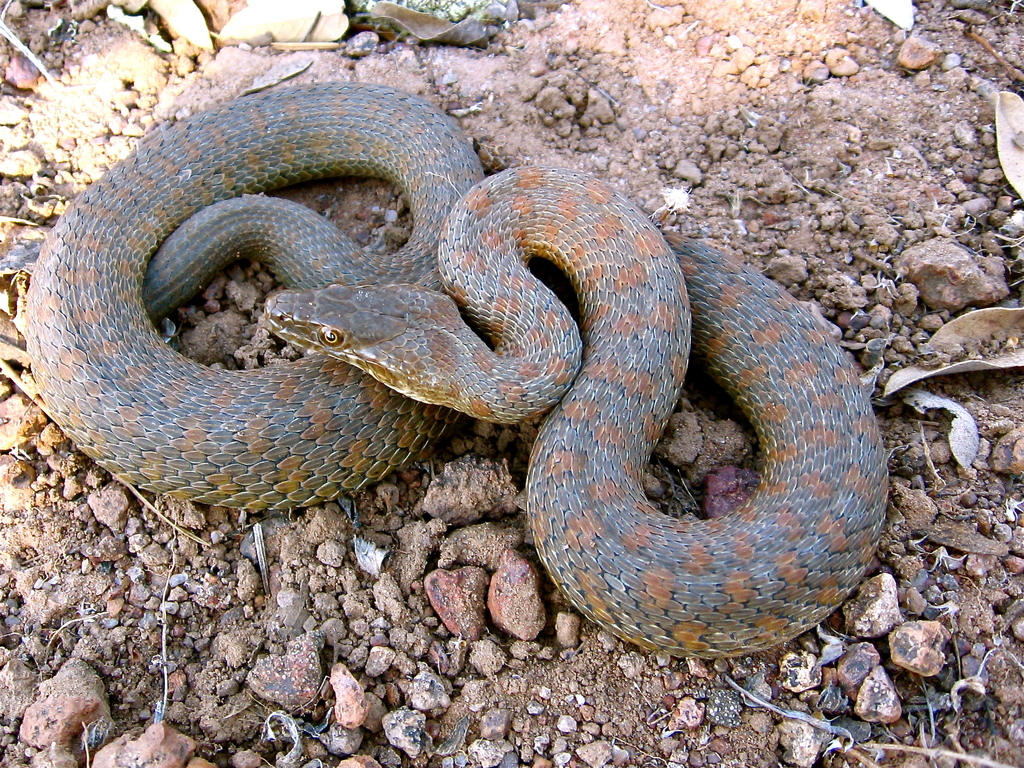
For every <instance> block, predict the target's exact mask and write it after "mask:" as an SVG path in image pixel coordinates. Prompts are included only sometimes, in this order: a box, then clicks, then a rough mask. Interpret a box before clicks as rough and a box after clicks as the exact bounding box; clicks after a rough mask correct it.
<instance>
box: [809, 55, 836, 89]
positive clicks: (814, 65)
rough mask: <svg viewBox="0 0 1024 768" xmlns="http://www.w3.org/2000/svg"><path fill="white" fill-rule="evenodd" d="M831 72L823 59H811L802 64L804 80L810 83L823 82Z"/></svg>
mask: <svg viewBox="0 0 1024 768" xmlns="http://www.w3.org/2000/svg"><path fill="white" fill-rule="evenodd" d="M831 74H832V73H831V72H830V71H829V69H828V65H826V64H825V62H823V61H811V62H808V63H807V64H806V65H805V66H804V80H805V81H806V82H808V83H811V84H812V85H814V84H817V83H824V82H825V81H826V80H828V78H829V76H830V75H831Z"/></svg>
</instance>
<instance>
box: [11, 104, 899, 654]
mask: <svg viewBox="0 0 1024 768" xmlns="http://www.w3.org/2000/svg"><path fill="white" fill-rule="evenodd" d="M344 174H357V175H362V174H366V175H381V176H384V177H386V178H391V179H394V180H396V181H397V182H398V183H399V184H401V185H402V186H403V187H404V188H405V190H406V192H407V193H408V195H409V197H410V199H411V200H412V201H413V207H414V214H415V218H416V229H415V231H414V234H413V238H412V241H411V242H410V244H409V245H408V246H407V247H406V248H405V249H404V250H403V252H402V253H401V254H399V255H398V256H397V258H395V259H394V262H393V263H395V265H396V276H395V279H396V280H401V281H403V282H405V281H408V280H409V275H415V276H421V277H423V279H424V282H426V283H427V284H431V283H433V282H434V280H433V278H432V277H431V276H430V275H429V272H430V269H429V267H423V266H422V262H421V261H420V260H419V259H420V256H419V254H430V253H431V252H432V248H433V243H432V240H433V238H434V236H435V233H436V232H437V231H438V228H439V226H440V222H441V220H442V218H443V217H444V215H445V213H446V212H447V210H448V209H449V208H450V207H451V206H452V205H453V203H454V201H455V200H457V199H458V198H459V197H461V195H462V193H463V192H465V190H466V189H468V187H469V186H470V185H471V184H472V183H473V182H474V181H475V180H476V179H477V178H479V176H480V169H479V165H478V162H477V160H476V158H475V156H474V155H473V154H472V152H471V151H470V150H469V148H468V146H467V145H466V143H465V141H464V139H463V138H462V136H461V134H460V133H459V132H458V131H457V130H456V129H455V128H453V126H452V125H451V124H450V122H449V121H448V120H447V119H446V118H444V117H443V116H441V115H439V114H438V113H437V112H436V111H435V110H434V109H432V108H431V107H429V106H428V105H426V104H425V103H423V102H421V101H419V100H418V99H415V98H414V97H411V96H408V95H406V94H402V93H399V92H395V91H392V90H390V89H387V88H382V87H375V86H355V85H331V86H324V85H320V86H313V87H298V88H289V89H281V90H279V91H272V92H269V93H266V94H264V95H260V96H256V97H250V98H246V99H242V100H239V101H238V102H233V103H231V104H228V105H225V106H223V107H220V108H218V109H215V110H213V111H211V112H208V113H204V114H202V115H199V116H197V117H196V118H194V119H192V120H190V121H186V122H185V123H182V124H178V125H175V126H172V127H170V128H168V129H165V130H163V131H161V132H160V133H159V134H157V135H155V136H153V137H151V138H149V139H147V140H146V141H145V142H144V143H143V144H142V145H141V146H140V148H139V150H138V151H137V152H136V153H135V154H134V155H133V156H132V157H131V158H129V159H128V160H126V161H125V162H123V163H121V164H120V165H118V166H117V167H116V168H115V169H113V170H112V171H111V172H110V173H109V174H108V175H107V176H106V177H105V178H104V179H103V180H102V181H100V182H98V183H97V184H95V185H93V186H92V187H91V188H90V189H89V190H87V191H86V192H85V193H83V195H82V196H81V197H80V198H79V199H78V200H77V201H76V204H75V205H74V206H73V207H72V209H71V210H70V211H69V212H68V213H67V214H66V215H65V216H64V217H63V218H62V219H61V221H60V222H59V224H58V227H57V228H56V230H55V231H54V233H53V235H52V237H51V238H50V240H49V242H48V244H47V246H46V248H45V249H44V254H43V256H42V258H41V260H40V262H39V264H38V265H37V268H36V272H35V274H34V277H33V285H32V289H31V292H30V295H29V305H28V319H29V327H30V333H29V352H30V354H31V355H32V358H33V360H34V361H35V363H34V369H35V373H36V376H37V379H38V381H39V383H40V386H41V389H42V391H43V395H44V398H45V401H46V405H47V408H48V410H49V411H50V412H51V414H52V415H53V416H54V417H55V418H56V419H57V421H58V423H60V425H61V426H62V427H63V428H64V429H65V431H66V432H67V433H68V434H69V435H70V436H71V437H72V438H73V439H74V440H75V442H76V443H77V444H78V445H79V447H80V448H82V450H84V451H85V452H86V453H88V454H89V455H91V456H93V457H94V458H96V459H97V460H98V461H99V462H100V463H101V464H103V465H104V466H105V467H107V468H108V469H110V470H111V471H113V472H115V473H116V474H118V475H120V476H122V477H124V478H125V479H127V480H129V481H132V482H134V483H137V484H139V485H141V486H143V487H146V488H149V489H152V490H155V491H160V492H172V493H176V494H178V495H182V496H187V497H191V498H194V499H195V500H197V501H200V502H205V503H218V504H231V505H239V506H243V505H244V506H249V507H253V508H260V507H287V506H294V505H301V504H311V503H316V502H318V501H320V500H323V499H328V498H332V497H334V496H336V495H338V494H339V493H340V492H342V491H343V490H345V489H347V488H353V487H357V486H359V485H361V484H363V483H364V482H366V481H367V480H371V479H375V478H379V477H381V476H382V475H384V474H386V473H387V472H388V471H389V470H390V469H391V468H392V467H394V466H397V465H400V464H401V463H403V462H404V461H405V460H407V459H408V458H409V457H410V456H413V455H416V454H419V453H420V452H422V451H423V450H424V449H425V448H426V446H427V443H428V441H429V439H430V438H431V437H432V436H434V435H437V434H438V433H440V432H441V431H442V430H443V428H444V424H445V422H446V421H448V420H449V419H450V418H451V414H450V412H448V411H445V410H444V409H438V408H435V407H432V406H424V405H420V404H417V403H414V402H413V401H410V400H407V399H405V398H402V397H398V396H396V395H394V394H392V393H390V392H389V391H387V390H386V389H385V388H384V387H382V386H381V385H378V384H376V383H374V382H372V381H371V380H369V379H368V378H367V377H364V376H362V375H359V374H356V373H353V371H352V369H351V368H350V367H349V366H348V365H346V364H344V363H340V362H332V361H331V360H329V359H327V358H323V357H321V358H307V359H306V360H303V361H299V362H297V363H295V364H292V365H287V366H280V367H276V366H275V367H271V368H269V369H262V370H260V371H252V372H224V371H216V370H211V369H208V368H204V367H202V366H199V365H196V364H195V363H192V362H190V361H188V360H186V359H184V358H182V357H180V356H178V355H176V354H175V353H173V352H172V351H171V350H170V349H169V348H168V347H167V346H166V345H165V344H163V343H162V342H161V341H160V340H159V339H158V337H157V336H156V335H155V333H154V332H153V330H152V327H151V325H150V323H149V322H148V320H147V319H146V315H145V310H144V309H143V307H142V304H141V301H140V298H139V296H140V285H141V282H142V278H143V273H144V270H145V267H146V263H147V260H148V258H149V256H150V254H152V252H153V251H154V250H155V248H156V246H157V245H158V244H159V243H160V242H161V241H162V240H164V239H165V238H166V237H167V235H168V234H169V233H170V232H171V231H172V230H173V229H174V228H175V227H176V226H177V225H178V224H180V223H181V222H183V221H184V220H185V219H186V218H188V217H189V216H190V215H191V214H193V213H194V212H196V211H197V210H199V209H201V208H203V207H205V206H208V205H211V204H212V203H214V202H216V201H218V200H223V199H227V198H231V197H235V196H238V195H241V194H244V193H252V192H258V191H261V190H268V189H273V188H275V187H279V186H283V185H286V184H289V183H293V182H296V181H301V180H304V179H311V178H319V177H325V176H332V175H344ZM505 195H508V197H507V198H506V197H505ZM458 215H459V217H461V218H462V219H464V222H463V223H461V224H460V223H458V222H455V223H453V225H452V229H453V230H455V231H456V232H458V231H461V230H460V227H461V226H465V227H466V228H467V229H469V230H471V231H475V232H476V233H477V234H479V235H481V237H482V238H483V242H492V241H493V239H494V238H495V236H496V235H497V234H507V235H510V236H511V237H513V238H514V239H515V240H516V241H517V242H518V243H520V244H525V245H526V246H527V247H528V248H531V249H533V250H534V252H536V253H540V254H541V255H544V256H546V257H547V258H550V259H552V260H553V261H556V262H558V263H560V264H561V265H562V266H563V267H564V268H565V269H566V270H567V271H568V272H569V274H570V275H571V277H572V279H573V281H574V283H575V284H576V286H577V289H578V290H580V291H581V296H580V305H581V310H582V313H583V321H582V329H581V330H582V334H583V338H584V342H585V345H586V346H585V350H584V361H583V370H582V373H581V375H580V377H579V378H578V380H577V382H576V384H575V385H574V387H573V389H572V390H571V392H570V393H569V394H568V396H567V397H566V398H565V399H564V400H563V401H562V403H561V404H560V405H559V406H558V407H557V408H556V410H555V411H554V412H553V413H552V414H551V415H550V416H549V418H548V419H547V421H546V422H545V424H544V425H543V427H542V429H541V432H540V436H539V438H538V440H537V443H536V446H535V448H534V452H533V458H532V460H531V465H530V470H529V476H528V482H527V491H528V507H529V515H530V521H531V525H532V526H533V530H534V535H535V540H536V543H537V547H538V550H539V551H540V554H541V557H542V559H543V560H544V562H545V564H546V565H547V567H548V569H549V570H550V572H551V574H552V578H553V579H554V581H555V582H556V583H558V584H559V585H560V586H561V587H562V588H563V589H564V590H565V592H566V594H567V595H568V596H569V597H570V599H571V600H572V601H573V602H574V603H575V604H576V605H577V606H578V607H579V608H580V610H581V611H583V612H584V613H585V614H586V615H588V616H589V617H591V618H592V619H594V620H595V621H597V622H599V623H600V624H602V625H604V626H605V627H607V628H608V629H609V630H611V631H612V632H614V633H616V634H618V635H619V636H621V637H624V638H626V639H628V640H631V641H633V642H635V643H637V644H639V645H641V646H643V647H647V648H660V649H663V650H666V651H669V652H672V653H678V654H697V655H706V656H714V655H722V654H731V653H739V652H743V651H748V650H756V649H759V648H765V647H768V646H771V645H774V644H776V643H778V642H781V641H782V640H784V639H787V638H789V637H792V636H794V635H796V634H797V633H799V632H800V631H802V630H804V629H806V628H807V627H808V626H810V625H811V624H813V623H815V622H817V621H819V620H821V619H822V618H823V617H824V616H825V615H827V614H828V613H829V612H830V611H831V610H832V609H833V608H834V607H835V606H836V605H837V604H838V603H839V602H840V601H841V600H842V599H843V597H844V596H845V595H846V594H847V593H848V592H849V591H850V590H851V589H852V588H853V587H854V586H855V585H856V583H857V581H858V579H859V578H860V576H861V574H862V572H863V569H864V566H865V565H866V563H867V562H868V560H869V559H870V557H871V553H872V551H873V548H874V543H875V539H876V538H877V534H878V531H879V529H880V526H881V522H882V515H883V511H884V503H885V457H884V454H883V452H882V448H881V443H880V439H879V435H878V430H877V425H876V423H875V421H874V418H873V416H872V413H871V408H870V403H869V402H868V400H867V397H866V395H865V394H864V392H863V391H862V389H861V387H860V386H859V383H858V381H857V378H856V374H855V372H854V370H853V368H852V366H851V365H850V364H849V363H848V362H847V360H846V358H845V357H844V354H843V352H842V350H840V349H839V348H838V347H837V346H835V345H834V344H832V343H830V342H829V341H828V340H827V339H826V338H825V337H824V336H823V334H822V333H821V332H820V331H819V330H817V328H816V326H815V322H814V320H813V318H811V317H810V316H809V315H808V314H807V313H806V312H804V311H802V310H800V309H799V308H798V307H797V305H796V304H795V302H793V301H792V299H791V298H790V297H789V296H788V295H787V294H786V293H785V292H784V291H782V290H781V289H779V288H778V287H777V286H775V285H774V284H772V283H770V282H769V281H767V280H765V279H764V278H763V277H761V276H760V275H757V274H756V273H753V272H751V271H750V270H748V269H746V268H745V267H743V266H742V265H740V264H738V263H737V262H734V261H732V260H731V259H728V258H726V257H725V256H723V255H722V254H720V253H718V252H716V251H713V250H711V249H708V248H705V247H703V246H700V245H697V244H694V243H688V242H682V241H676V242H673V246H674V248H675V250H676V253H677V256H678V259H679V260H680V262H681V264H682V266H683V270H684V272H685V273H686V278H687V281H688V285H689V291H690V296H691V300H692V304H693V312H694V340H695V344H696V348H697V350H698V351H699V352H701V353H702V354H703V355H704V356H705V357H706V358H707V361H708V365H709V367H710V369H711V371H712V373H713V374H714V375H715V376H716V378H718V379H719V381H720V382H722V383H723V384H724V386H725V387H726V388H727V389H728V390H729V391H730V392H731V393H732V394H733V395H734V396H736V397H737V399H738V401H739V402H740V404H741V406H742V407H743V408H744V409H745V410H746V412H747V413H748V415H749V416H750V418H751V421H752V423H753V424H754V425H755V428H756V429H757V431H758V434H759V437H760V439H761V441H762V447H763V449H764V451H765V472H764V480H763V482H762V484H761V486H760V488H759V489H758V491H757V493H756V494H755V495H754V497H753V498H752V499H751V500H750V501H749V502H748V503H747V504H746V505H745V506H744V507H743V508H742V509H741V510H740V511H739V512H738V513H736V514H734V515H731V516H729V517H727V518H723V519H717V520H710V521H697V520H676V519H672V518H668V517H666V516H664V515H661V514H660V513H659V512H658V511H657V510H656V509H654V508H653V507H652V505H651V504H650V503H649V502H648V501H647V500H646V498H645V497H644V495H643V493H642V491H641V488H640V485H639V473H640V471H641V468H642V466H643V464H644V462H646V460H647V457H648V456H649V455H650V451H651V449H652V447H653V444H654V441H655V440H656V438H657V436H658V435H659V434H660V432H661V429H662V427H663V424H664V422H665V420H666V419H667V417H668V415H669V413H670V411H671V408H672V406H673V404H674V403H675V400H676V398H677V396H678V393H679V388H680V384H681V380H682V375H683V372H684V370H685V360H686V346H687V324H686V320H685V312H686V309H685V292H684V289H683V287H682V283H681V282H680V279H679V262H677V261H676V257H674V256H673V255H672V253H671V252H670V251H669V250H668V249H667V248H666V245H665V242H664V241H663V240H662V238H661V236H660V235H659V234H658V233H657V231H656V230H654V229H653V228H652V227H651V225H650V224H649V223H648V222H646V221H645V220H644V219H643V217H642V216H640V215H639V214H638V213H637V212H636V211H635V209H634V208H633V207H632V206H631V205H630V204H629V203H628V202H627V201H625V200H623V199H622V198H620V197H618V196H617V195H615V194H614V193H612V192H611V191H610V190H608V188H607V187H605V186H604V185H602V184H600V183H598V182H596V181H594V180H592V179H588V178H586V177H583V176H580V175H578V174H572V173H568V172H564V171H552V170H538V169H533V170H529V169H528V170H523V171H516V172H510V173H507V174H503V175H501V176H499V177H496V179H494V180H490V181H488V182H486V183H485V185H484V186H482V187H479V188H477V189H476V190H475V191H474V192H473V193H471V194H470V195H469V197H468V198H467V207H466V208H465V209H463V212H462V213H460V214H458ZM453 221H454V220H453ZM574 233H575V234H574ZM456 243H457V244H456V246H454V248H453V257H454V259H453V261H454V263H455V264H456V265H458V264H460V263H462V264H465V265H472V264H475V263H476V259H477V258H478V254H475V253H471V250H472V248H474V247H475V243H474V242H473V241H470V240H465V239H463V238H462V237H461V236H459V238H458V239H457V240H456ZM592 247H596V248H597V249H598V252H599V253H600V254H602V255H601V256H600V257H594V256H592V255H589V254H590V250H589V249H590V248H592ZM560 249H561V250H560ZM560 254H561V255H560ZM447 278H448V280H449V281H454V280H455V279H456V278H455V276H453V275H451V274H449V275H448V276H447ZM314 281H315V280H314V279H313V278H311V282H314ZM299 282H300V284H301V280H300V281H299ZM458 291H459V289H456V293H458Z"/></svg>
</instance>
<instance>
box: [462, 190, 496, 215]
mask: <svg viewBox="0 0 1024 768" xmlns="http://www.w3.org/2000/svg"><path fill="white" fill-rule="evenodd" d="M464 202H465V205H466V209H467V210H468V211H469V212H470V213H483V212H484V211H488V210H490V208H491V205H492V201H491V196H490V194H488V192H487V190H485V189H480V188H479V187H477V188H475V189H473V190H472V191H470V193H469V194H468V195H466V197H465V201H464Z"/></svg>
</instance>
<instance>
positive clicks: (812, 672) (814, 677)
mask: <svg viewBox="0 0 1024 768" xmlns="http://www.w3.org/2000/svg"><path fill="white" fill-rule="evenodd" d="M779 685H781V686H782V687H783V688H785V689H786V690H787V691H792V692H793V693H802V692H803V691H809V690H810V689H811V688H817V687H818V686H819V685H821V667H820V666H818V659H817V658H816V657H815V656H814V654H813V653H808V652H807V651H800V652H798V653H787V654H786V655H785V656H783V657H782V658H781V659H779Z"/></svg>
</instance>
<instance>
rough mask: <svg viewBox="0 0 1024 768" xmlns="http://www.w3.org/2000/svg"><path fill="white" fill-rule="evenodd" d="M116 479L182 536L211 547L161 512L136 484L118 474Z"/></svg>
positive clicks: (202, 545)
mask: <svg viewBox="0 0 1024 768" xmlns="http://www.w3.org/2000/svg"><path fill="white" fill-rule="evenodd" d="M114 479H115V480H117V482H119V483H120V484H121V485H123V486H124V487H125V488H127V489H128V490H129V491H131V492H132V493H133V494H134V495H135V498H136V499H138V500H139V503H140V504H142V506H144V507H145V508H146V509H148V510H149V511H150V512H152V513H153V514H154V515H156V516H157V517H159V518H160V519H161V520H163V521H164V522H165V523H167V525H169V526H171V528H173V529H174V530H175V532H176V533H178V534H180V535H181V536H184V537H185V538H186V539H188V540H189V541H194V542H195V543H196V544H198V545H199V546H201V547H209V546H210V543H209V542H207V541H203V540H202V539H201V538H199V537H198V536H196V535H195V534H194V533H192V532H191V531H186V530H185V529H184V528H182V527H181V526H180V525H178V524H177V523H176V522H174V521H173V520H171V518H169V517H168V516H167V515H165V514H164V513H163V512H161V511H160V510H159V509H157V508H156V507H155V506H153V502H151V501H150V500H149V499H147V498H146V497H145V496H143V495H142V494H141V493H139V490H138V489H137V488H136V487H135V486H134V485H132V484H131V483H129V482H128V481H127V480H122V479H121V478H120V477H117V476H116V475H115V476H114Z"/></svg>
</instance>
